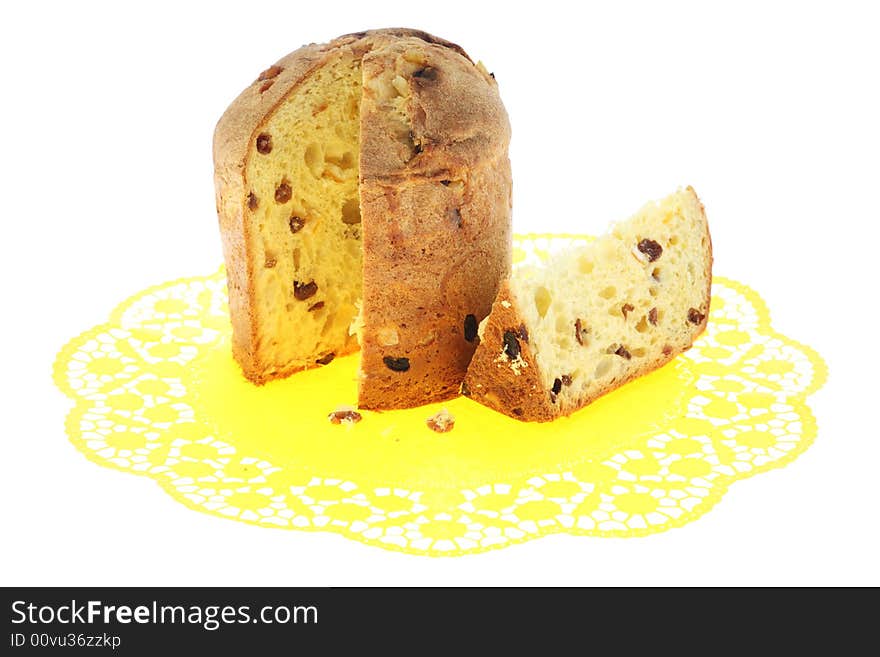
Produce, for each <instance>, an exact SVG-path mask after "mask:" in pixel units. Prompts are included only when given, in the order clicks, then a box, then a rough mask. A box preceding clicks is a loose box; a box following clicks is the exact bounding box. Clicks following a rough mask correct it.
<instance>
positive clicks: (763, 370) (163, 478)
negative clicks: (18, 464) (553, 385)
mask: <svg viewBox="0 0 880 657" xmlns="http://www.w3.org/2000/svg"><path fill="white" fill-rule="evenodd" d="M588 239H589V238H587V237H574V236H547V235H543V236H542V235H528V236H521V237H517V238H516V240H515V249H514V254H515V255H514V257H515V260H517V261H521V262H522V261H531V260H541V259H545V258H546V257H548V254H550V253H552V252H553V251H555V250H556V249H558V248H562V247H564V246H567V245H570V244H573V243H577V242H579V241H584V240H588ZM230 330H231V329H230V324H229V317H228V309H227V306H226V283H225V275H224V272H223V270H222V269H221V270H220V271H218V272H216V273H214V274H212V275H209V276H203V277H194V278H187V279H182V280H178V281H172V282H169V283H165V284H162V285H159V286H156V287H153V288H150V289H148V290H144V291H143V292H140V293H138V294H136V295H134V296H133V297H131V298H130V299H128V300H127V301H125V302H124V303H122V304H121V305H120V306H119V307H117V308H116V309H115V310H114V311H113V313H112V314H111V316H110V320H109V321H108V322H107V323H106V324H102V325H100V326H96V327H94V328H92V329H91V330H89V331H86V332H85V333H83V334H82V335H80V336H79V337H77V338H75V339H73V340H72V341H71V342H70V343H69V344H67V345H66V346H65V347H64V348H63V349H62V350H61V352H60V353H59V355H58V357H57V360H56V363H55V372H54V375H55V381H56V383H57V385H58V386H59V387H60V388H61V389H62V390H63V391H64V392H65V393H66V394H67V395H68V396H69V397H71V398H72V399H73V400H74V401H75V406H74V408H73V410H72V411H71V412H70V415H69V416H68V418H67V423H66V425H67V433H68V435H69V437H70V440H71V442H72V443H73V444H74V445H75V446H76V448H77V449H79V450H80V451H81V452H82V453H83V454H85V455H86V457H88V458H89V459H91V460H92V461H95V462H96V463H99V464H100V465H104V466H107V467H111V468H116V469H119V470H124V471H127V472H131V473H132V474H138V475H144V476H148V477H151V478H153V479H155V480H156V481H157V482H158V483H159V485H160V486H161V487H162V488H163V489H164V490H165V491H166V492H167V493H168V494H169V495H171V496H172V497H173V498H174V499H176V500H178V501H179V502H181V503H183V504H185V505H186V506H188V507H190V508H191V509H194V510H197V511H201V512H203V513H210V514H213V515H218V516H222V517H224V518H230V519H235V520H240V521H243V522H248V523H253V524H257V525H261V526H265V527H277V528H282V529H301V530H311V531H331V532H336V533H339V534H342V535H344V536H348V537H350V538H354V539H356V540H359V541H363V542H365V543H369V544H371V545H376V546H379V547H383V548H388V549H395V550H401V551H405V552H409V553H414V554H428V555H434V556H451V555H461V554H466V553H472V552H482V551H485V550H489V549H492V548H499V547H504V546H507V545H511V544H514V543H518V542H522V541H526V540H530V539H533V538H537V537H539V536H543V535H546V534H551V533H558V532H567V533H570V534H581V535H590V536H616V537H622V536H641V535H645V534H650V533H655V532H660V531H663V530H666V529H669V528H671V527H677V526H680V525H683V524H685V523H688V522H690V521H692V520H694V519H696V518H698V517H699V516H700V515H702V514H703V513H705V512H706V511H708V510H709V509H710V508H711V507H712V506H713V505H714V504H715V503H716V502H717V501H718V500H719V499H721V497H722V496H723V495H724V493H725V492H726V491H727V489H728V487H729V486H730V484H731V483H733V482H734V481H736V480H737V479H743V478H745V477H748V476H751V475H753V474H756V473H758V472H762V471H765V470H768V469H771V468H775V467H780V466H782V465H784V464H786V463H788V462H790V461H791V460H793V459H794V458H795V457H796V456H797V455H798V454H800V453H802V452H803V451H804V450H805V449H806V448H807V447H808V446H809V445H810V443H811V442H812V440H813V438H814V437H815V435H816V423H815V420H814V418H813V415H812V414H811V412H810V409H809V408H808V406H807V404H806V397H807V395H809V394H810V393H812V392H814V391H815V390H817V389H818V388H819V387H820V386H821V385H822V383H823V382H824V380H825V365H824V363H823V361H822V359H821V358H820V357H819V356H818V354H816V353H815V352H814V351H813V350H812V349H810V348H808V347H806V346H804V345H801V344H799V343H797V342H795V341H794V340H791V339H790V338H787V337H785V336H783V335H780V334H779V333H776V332H775V331H773V330H772V329H771V328H770V317H769V314H768V312H767V309H766V307H765V305H764V303H763V302H762V300H761V298H760V297H759V296H758V294H757V293H755V292H754V291H753V290H751V289H749V288H748V287H746V286H745V285H742V284H740V283H737V282H736V281H732V280H729V279H723V278H715V281H714V284H713V288H712V307H711V313H710V319H709V323H708V328H707V330H706V332H705V333H704V334H703V336H702V337H701V338H700V339H699V340H698V341H697V343H696V344H695V345H694V347H693V348H692V349H691V350H690V351H688V352H686V353H685V354H683V355H681V356H679V357H678V358H676V359H675V360H674V361H673V362H672V363H670V364H669V365H667V366H666V367H663V368H662V369H660V370H658V371H657V372H654V373H652V374H650V375H648V376H646V377H643V378H641V379H639V380H637V381H634V382H632V383H630V384H628V385H626V386H624V387H623V388H621V389H619V390H617V391H615V392H613V393H611V394H609V395H607V396H605V397H603V398H601V399H599V400H598V401H597V402H595V403H593V404H592V405H590V406H588V407H587V408H585V409H582V410H581V411H578V412H577V413H575V414H573V415H572V416H571V417H568V418H562V419H559V420H557V421H555V422H552V423H548V424H535V423H522V422H518V421H516V420H512V419H510V418H507V417H505V416H503V415H501V414H499V413H495V412H493V411H490V410H489V409H487V408H485V407H483V406H480V405H479V404H477V403H475V402H473V401H471V400H469V399H466V398H458V399H454V400H451V401H449V402H446V403H444V404H434V405H430V406H424V407H421V408H416V409H408V410H402V411H387V412H382V413H378V412H369V411H362V415H363V420H362V421H361V422H360V423H358V424H356V425H353V426H352V425H344V424H343V425H333V424H331V423H330V422H329V421H328V420H327V414H328V413H329V412H331V411H333V410H334V409H336V408H337V407H338V406H340V405H345V404H350V405H354V404H355V401H356V378H355V377H356V371H357V355H354V356H349V357H345V358H339V359H337V360H335V361H333V362H332V363H331V364H330V365H328V366H325V367H322V368H319V369H315V370H310V371H307V372H303V373H300V374H296V375H294V376H292V377H290V378H288V379H285V380H282V381H275V382H272V383H269V384H268V385H266V386H263V387H256V386H253V385H251V384H250V383H248V382H247V381H246V380H245V379H244V378H243V377H242V375H241V373H240V371H239V369H238V366H237V365H236V364H235V363H234V361H233V360H232V355H231V348H230V343H229V340H230ZM440 408H446V409H448V410H449V411H450V412H451V413H452V414H453V415H454V416H455V418H456V422H455V428H454V429H453V430H452V431H451V432H449V433H443V434H438V433H435V432H433V431H431V430H430V429H428V428H427V426H426V425H425V420H426V419H427V418H428V417H429V416H431V415H433V414H434V413H435V412H436V411H438V410H439V409H440Z"/></svg>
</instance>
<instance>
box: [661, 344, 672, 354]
mask: <svg viewBox="0 0 880 657" xmlns="http://www.w3.org/2000/svg"><path fill="white" fill-rule="evenodd" d="M671 353H672V347H670V346H669V345H668V344H665V345H663V355H664V356H668V355H669V354H671Z"/></svg>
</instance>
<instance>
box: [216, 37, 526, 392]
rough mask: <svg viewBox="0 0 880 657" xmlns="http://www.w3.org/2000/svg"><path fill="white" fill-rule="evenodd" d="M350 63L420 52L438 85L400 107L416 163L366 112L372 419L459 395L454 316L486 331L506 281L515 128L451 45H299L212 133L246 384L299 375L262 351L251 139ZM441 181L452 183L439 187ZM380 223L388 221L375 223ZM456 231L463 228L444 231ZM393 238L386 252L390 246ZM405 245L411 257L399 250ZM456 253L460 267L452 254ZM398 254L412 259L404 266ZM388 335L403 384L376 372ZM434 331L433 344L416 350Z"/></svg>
mask: <svg viewBox="0 0 880 657" xmlns="http://www.w3.org/2000/svg"><path fill="white" fill-rule="evenodd" d="M345 50H348V51H350V52H351V53H352V54H353V55H355V56H357V57H361V58H363V61H364V67H365V68H369V67H371V66H373V67H375V66H380V67H381V66H383V65H390V64H391V62H392V61H393V60H397V59H399V58H400V57H401V56H402V55H406V53H407V52H411V51H413V50H415V51H419V52H423V53H424V56H425V58H426V61H427V62H428V63H429V64H431V65H432V68H435V69H436V70H437V71H438V72H439V75H437V76H434V75H433V74H431V75H428V76H416V77H417V78H418V79H409V78H408V81H409V83H410V85H411V89H412V95H411V98H410V103H409V105H408V108H407V114H408V116H407V120H408V121H409V122H410V124H411V125H410V128H411V137H410V141H409V145H410V146H415V145H416V144H417V145H418V149H419V150H420V152H419V153H418V156H417V157H415V158H413V157H412V152H411V150H410V149H409V148H408V147H407V144H403V145H402V144H401V142H400V140H399V138H398V137H399V135H392V134H390V133H389V131H388V124H387V122H386V121H385V119H386V118H387V117H383V116H381V115H377V113H372V114H371V113H369V112H366V115H364V116H362V127H361V130H362V147H361V158H360V167H361V205H362V220H363V227H364V246H365V249H367V251H366V253H367V257H365V282H366V283H367V284H366V285H365V288H366V291H365V295H366V299H365V303H364V325H365V330H364V336H365V337H364V341H365V348H364V356H363V372H364V376H365V377H366V378H362V381H361V390H360V394H361V403H362V405H363V406H364V407H367V408H392V407H398V406H412V405H416V404H421V403H426V402H428V401H433V400H436V399H445V398H448V397H450V396H452V395H454V394H455V393H456V392H457V389H458V386H459V383H460V381H461V379H462V378H463V376H464V373H465V370H466V368H467V364H468V362H469V360H470V356H471V354H472V352H473V348H474V346H473V344H472V343H469V342H467V341H465V340H464V339H463V338H462V322H463V316H461V315H462V313H463V312H464V311H465V310H467V313H472V314H475V315H477V316H478V318H479V319H482V317H483V316H485V314H487V313H488V311H489V306H490V305H491V302H492V299H493V298H494V296H495V292H496V290H497V285H498V281H499V280H500V279H501V278H503V277H504V276H505V275H506V273H507V271H508V268H509V260H510V248H511V247H510V188H511V181H510V165H509V161H508V159H507V144H508V142H509V139H510V127H509V123H508V120H507V115H506V113H505V111H504V107H503V105H502V104H501V100H500V98H499V96H498V91H497V85H495V81H494V79H493V78H491V77H490V76H488V75H487V74H486V73H485V71H484V69H480V68H478V67H477V66H475V65H474V64H473V62H471V60H470V59H469V58H468V56H467V54H466V53H465V52H464V51H463V50H462V49H461V48H460V47H459V46H457V45H455V44H453V43H450V42H448V41H445V40H443V39H439V38H437V37H434V36H432V35H430V34H427V33H425V32H421V31H419V30H410V29H405V28H391V29H385V30H370V31H366V32H359V33H354V34H348V35H344V36H341V37H339V38H337V39H335V40H333V41H331V42H330V43H327V44H311V45H307V46H303V47H302V48H300V49H299V50H297V51H295V52H293V53H290V54H289V55H287V56H286V57H284V58H282V59H281V60H279V61H278V62H277V63H276V64H275V65H273V66H271V67H270V68H269V69H266V71H264V72H263V73H262V74H260V76H258V78H257V80H255V81H254V82H253V83H252V84H251V85H250V86H249V87H248V88H247V89H245V90H244V91H243V92H242V93H241V95H240V96H239V97H238V98H237V99H236V100H235V101H233V103H232V104H231V105H230V107H229V108H228V109H227V110H226V112H225V113H224V115H223V116H222V117H221V119H220V121H219V122H218V124H217V127H216V130H215V133H214V163H215V188H216V194H217V211H218V216H219V221H220V230H221V236H222V239H223V250H224V256H225V260H226V268H227V278H228V287H229V306H230V315H231V319H232V328H233V354H234V356H235V358H236V360H237V361H238V362H239V363H240V365H241V367H242V369H243V371H244V374H245V376H247V377H248V378H249V379H251V380H252V381H254V382H255V383H263V382H265V381H266V380H267V379H268V378H278V377H283V376H286V375H288V374H291V373H292V372H293V371H294V370H293V369H290V368H288V369H283V368H282V369H279V370H278V371H276V372H274V373H273V374H272V375H266V374H265V372H266V367H264V365H265V364H264V363H261V362H260V354H259V353H258V349H257V345H258V344H259V342H260V341H259V326H258V325H257V319H256V315H255V309H256V300H255V298H254V293H255V285H254V271H253V257H252V253H253V250H254V249H253V245H252V239H253V238H254V237H253V236H252V235H251V227H250V225H249V222H248V220H247V216H246V215H247V213H246V212H245V207H246V203H247V201H246V194H247V189H248V184H247V180H246V171H247V166H248V158H249V154H250V152H251V146H252V144H253V140H254V139H255V138H256V135H257V134H259V132H260V130H261V129H262V127H263V126H264V125H265V123H266V122H267V121H268V119H269V118H270V117H271V115H272V113H273V112H274V110H275V109H276V108H277V107H278V106H279V105H280V104H281V103H282V102H284V101H285V99H286V98H288V97H289V95H290V94H292V93H294V92H295V90H296V89H297V88H298V86H299V85H300V84H302V83H303V81H304V80H305V79H307V78H308V76H309V75H310V73H311V72H312V71H314V70H316V69H317V68H318V67H321V66H324V65H325V64H326V63H327V62H328V61H329V60H330V59H331V58H333V57H337V56H339V55H340V53H341V52H343V51H345ZM365 106H369V101H367V103H365ZM449 181H455V182H456V184H454V185H445V184H444V183H445V182H449ZM459 182H461V183H462V184H461V185H459V184H458V183H459ZM386 217H393V219H394V221H393V222H390V223H387V224H383V223H382V222H384V220H385V218H386ZM452 224H461V225H460V226H458V225H455V227H454V230H453V229H452V228H451V225H452ZM371 225H372V226H373V230H371V229H370V226H371ZM483 237H486V238H487V239H483ZM392 238H394V240H395V241H394V243H393V244H392V243H391V242H389V240H391V239H392ZM451 239H455V240H458V241H457V242H456V246H454V247H451V246H450V245H451V244H452V242H450V240H451ZM401 244H404V246H405V247H406V248H404V249H401V248H395V247H400V245H401ZM451 248H452V249H454V252H455V257H452V256H451V254H450V253H449V251H450V249H451ZM423 249H424V251H423ZM444 249H445V253H446V256H445V260H444V257H443V253H444ZM404 254H406V257H408V258H410V260H409V262H406V263H403V264H401V261H402V259H403V258H404ZM444 262H445V263H446V264H445V266H444V264H443V263H444ZM392 265H394V266H392ZM478 269H479V271H478ZM462 272H464V275H463V274H462ZM400 281H405V282H406V283H407V289H410V288H412V289H411V290H410V291H408V292H407V291H406V290H399V289H397V288H396V287H394V285H395V284H396V283H399V282H400ZM410 284H411V285H410ZM455 286H458V287H459V288H461V289H463V290H467V291H468V292H467V293H466V294H462V295H461V298H458V300H455V299H452V300H450V296H449V294H448V288H450V287H455ZM422 288H425V289H422ZM371 289H372V292H370V290H371ZM391 290H396V291H397V292H398V293H400V294H405V303H400V300H399V299H398V302H397V303H396V304H390V305H389V298H391V297H392V296H393V295H392V294H391V292H390V291H391ZM416 290H418V292H416ZM422 295H423V296H422ZM423 299H424V301H422V300H423ZM415 300H417V301H415ZM383 308H387V312H385V311H383ZM389 323H396V324H397V325H398V327H399V328H400V333H401V343H400V345H401V347H404V346H405V347H407V349H408V353H411V354H413V363H414V365H413V367H412V368H411V370H410V371H408V372H407V373H406V374H405V375H404V376H401V375H400V373H398V372H394V371H391V370H389V369H388V367H387V366H386V364H385V363H384V360H383V359H384V357H385V355H387V353H386V352H387V349H386V350H385V352H383V351H382V349H379V347H380V345H378V344H377V341H376V338H375V329H376V327H378V326H380V325H386V324H389ZM432 331H433V333H435V334H436V335H435V337H434V339H433V340H431V341H430V342H428V343H427V344H425V341H427V340H428V337H429V334H430V333H431V332H432ZM337 355H341V354H337ZM416 363H417V364H416Z"/></svg>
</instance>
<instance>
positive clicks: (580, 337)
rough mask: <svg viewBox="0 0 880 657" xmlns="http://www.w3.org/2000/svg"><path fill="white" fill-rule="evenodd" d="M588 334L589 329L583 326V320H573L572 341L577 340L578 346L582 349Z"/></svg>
mask: <svg viewBox="0 0 880 657" xmlns="http://www.w3.org/2000/svg"><path fill="white" fill-rule="evenodd" d="M589 334H590V329H589V328H588V327H587V326H586V325H585V324H584V322H583V320H581V319H580V318H578V319H576V320H574V339H575V340H577V342H578V344H579V345H581V346H582V347H583V346H584V344H586V339H587V336H588V335H589Z"/></svg>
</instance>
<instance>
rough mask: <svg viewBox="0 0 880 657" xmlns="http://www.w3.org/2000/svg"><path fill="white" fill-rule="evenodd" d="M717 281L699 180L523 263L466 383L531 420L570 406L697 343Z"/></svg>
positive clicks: (479, 395) (488, 324) (466, 388)
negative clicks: (599, 231)
mask: <svg viewBox="0 0 880 657" xmlns="http://www.w3.org/2000/svg"><path fill="white" fill-rule="evenodd" d="M711 285H712V242H711V238H710V235H709V226H708V223H707V220H706V214H705V211H704V208H703V205H702V203H701V202H700V200H699V198H698V197H697V194H696V192H695V191H694V190H693V188H691V187H688V188H687V189H684V190H679V191H678V192H676V193H675V194H672V195H671V196H669V197H667V198H665V199H663V200H662V201H659V202H656V203H649V204H648V205H646V206H645V207H643V208H642V209H641V210H640V211H639V212H638V213H636V214H635V215H634V216H633V217H631V218H630V219H628V220H626V221H623V222H620V223H618V224H616V225H613V226H612V228H611V230H610V231H609V232H608V233H607V234H606V235H603V236H602V237H600V238H598V239H597V240H596V241H595V242H592V243H590V244H588V245H586V246H583V247H579V248H576V249H571V250H569V251H565V252H562V253H559V254H557V255H555V256H554V257H553V260H552V261H551V262H549V263H547V265H546V266H544V267H522V268H519V269H517V270H515V271H514V272H513V274H512V275H511V276H510V278H509V279H508V280H506V281H505V282H504V283H503V284H502V286H501V289H500V291H499V293H498V297H497V298H496V300H495V302H494V304H493V306H492V312H491V314H490V315H489V317H488V318H486V320H484V322H483V323H482V324H481V325H480V327H479V331H478V334H479V340H480V344H479V347H478V348H477V351H476V353H475V354H474V357H473V360H472V361H471V363H470V367H469V369H468V373H467V376H466V378H465V381H464V383H463V384H462V392H463V393H464V394H465V395H467V396H469V397H471V398H472V399H474V400H475V401H478V402H480V403H481V404H485V405H486V406H489V407H490V408H493V409H495V410H497V411H500V412H501V413H504V414H506V415H509V416H511V417H514V418H517V419H520V420H526V421H539V422H545V421H549V420H553V419H555V418H557V417H559V416H562V415H568V414H570V413H572V412H574V411H576V410H577V409H579V408H582V407H583V406H586V405H587V404H589V403H590V402H592V401H593V400H595V399H597V398H598V397H600V396H601V395H604V394H606V393H608V392H610V391H612V390H614V389H616V388H618V387H620V386H622V385H623V384H625V383H626V382H628V381H631V380H632V379H634V378H636V377H639V376H642V375H644V374H647V373H648V372H650V371H652V370H655V369H657V368H659V367H661V366H662V365H664V364H666V363H667V362H669V361H670V360H672V359H673V358H674V357H675V356H676V355H678V354H680V353H681V352H683V351H684V350H686V349H688V348H690V347H691V346H692V345H693V342H694V340H695V339H696V338H697V336H699V334H700V333H702V331H703V330H704V329H705V327H706V320H707V317H708V315H709V303H710V290H711Z"/></svg>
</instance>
